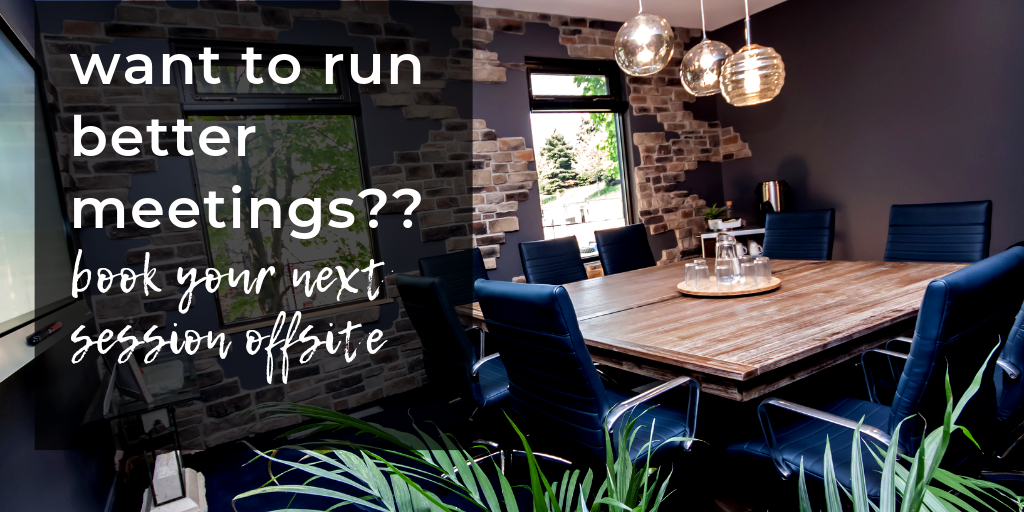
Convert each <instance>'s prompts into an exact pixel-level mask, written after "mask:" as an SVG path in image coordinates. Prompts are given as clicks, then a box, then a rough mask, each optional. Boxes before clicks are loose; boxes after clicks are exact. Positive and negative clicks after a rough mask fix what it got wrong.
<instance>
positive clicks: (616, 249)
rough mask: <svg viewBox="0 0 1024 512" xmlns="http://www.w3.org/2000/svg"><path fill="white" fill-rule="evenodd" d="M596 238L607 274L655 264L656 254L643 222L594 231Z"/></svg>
mask: <svg viewBox="0 0 1024 512" xmlns="http://www.w3.org/2000/svg"><path fill="white" fill-rule="evenodd" d="M594 238H595V239H596V240H597V254H598V257H599V258H601V266H602V267H604V275H606V276H608V275H612V274H618V273H620V272H629V271H630V270H636V269H639V268H647V267H653V266H654V255H653V254H651V244H650V242H648V241H647V229H646V228H644V225H643V224H631V225H629V226H624V227H621V228H614V229H602V230H600V231H594Z"/></svg>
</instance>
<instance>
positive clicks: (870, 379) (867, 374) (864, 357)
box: [860, 338, 908, 404]
mask: <svg viewBox="0 0 1024 512" xmlns="http://www.w3.org/2000/svg"><path fill="white" fill-rule="evenodd" d="M904 339H906V338H904ZM897 340H900V338H895V339H892V340H889V342H890V343H891V342H893V341H897ZM900 341H902V340H900ZM886 346H887V347H888V346H889V344H888V343H886ZM872 354H876V355H884V356H887V357H886V361H887V362H888V363H889V377H890V378H891V379H892V381H893V383H895V384H899V374H898V372H897V371H896V367H895V366H893V364H892V358H893V357H895V358H897V359H902V360H904V361H906V360H907V357H908V355H907V354H904V353H903V352H895V351H893V350H887V349H880V348H873V349H871V350H868V351H867V352H864V353H863V354H861V355H860V366H861V369H862V370H864V383H865V384H866V385H867V387H868V398H869V399H870V400H871V401H872V402H874V403H876V404H880V403H882V401H881V400H880V399H879V398H878V389H877V380H876V379H875V376H874V372H872V370H871V365H870V364H868V356H869V355H872Z"/></svg>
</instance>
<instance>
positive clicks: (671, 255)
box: [462, 7, 750, 264]
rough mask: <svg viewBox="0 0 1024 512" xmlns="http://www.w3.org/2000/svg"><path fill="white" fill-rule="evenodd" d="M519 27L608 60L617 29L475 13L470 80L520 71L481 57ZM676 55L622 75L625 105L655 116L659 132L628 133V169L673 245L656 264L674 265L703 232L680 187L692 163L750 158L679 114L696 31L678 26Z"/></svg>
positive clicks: (695, 203) (724, 132) (735, 141)
mask: <svg viewBox="0 0 1024 512" xmlns="http://www.w3.org/2000/svg"><path fill="white" fill-rule="evenodd" d="M526 23H544V24H547V25H549V26H552V27H556V28H558V29H559V34H560V36H559V40H558V42H559V44H561V45H563V46H565V47H566V49H567V52H568V54H569V56H570V57H575V58H591V59H605V60H613V59H614V54H613V45H614V42H615V33H616V31H617V30H618V26H617V24H614V23H609V22H606V21H602V20H595V19H590V18H580V17H568V16H557V15H549V14H542V13H530V12H521V11H513V10H508V9H492V8H485V7H474V8H473V17H472V19H471V21H470V25H471V28H472V32H471V33H462V35H463V37H465V36H471V38H472V43H473V45H474V46H473V48H474V49H475V59H474V61H473V79H474V80H475V81H478V82H504V81H506V80H507V77H506V73H507V70H508V69H517V70H519V69H525V66H524V64H523V63H521V62H500V61H499V59H498V54H496V53H494V52H490V51H487V45H488V43H490V42H491V41H492V40H493V38H494V33H495V32H506V33H511V34H523V33H524V32H525V24H526ZM675 33H676V36H677V41H676V48H675V54H674V56H673V58H672V60H671V62H670V63H669V65H668V67H666V68H665V69H664V70H662V71H661V72H659V73H657V74H656V75H654V76H650V77H628V78H627V84H628V85H629V90H628V92H627V94H628V100H629V104H630V105H631V106H632V108H633V112H634V114H636V115H656V116H657V119H658V122H659V123H661V124H662V125H663V126H664V131H661V132H651V133H634V134H633V143H634V144H635V145H636V146H637V147H638V148H639V150H640V154H641V161H640V162H637V163H636V166H635V169H634V181H635V190H636V193H637V199H638V203H639V205H638V206H639V214H640V220H641V222H643V223H644V225H646V226H647V229H648V230H649V232H650V233H651V234H652V235H654V234H658V233H664V232H666V231H673V232H674V234H675V236H676V240H677V245H676V247H674V248H672V249H669V250H666V251H663V252H662V256H661V258H660V260H659V261H658V263H659V264H665V263H671V262H674V261H679V259H680V258H681V256H682V254H684V253H686V252H688V251H691V250H693V249H695V248H696V247H698V245H697V243H698V242H697V240H696V238H695V236H696V233H697V232H699V231H700V230H702V229H703V222H704V221H703V218H702V216H701V214H702V213H703V208H704V206H705V204H704V201H703V200H702V199H700V198H699V197H697V196H696V195H693V194H690V193H688V192H687V191H686V190H685V189H684V188H683V187H684V186H683V185H682V183H683V182H684V181H685V179H686V174H685V172H686V171H688V170H694V169H696V168H697V162H698V161H711V162H722V161H726V160H732V159H735V158H745V157H749V156H750V149H749V148H748V147H747V145H746V143H744V142H743V141H742V140H740V137H739V134H737V133H734V132H733V130H732V128H722V127H721V125H720V124H719V123H718V122H717V121H710V122H705V121H699V120H695V119H694V118H693V113H692V112H689V111H687V110H686V109H685V104H686V103H688V102H692V101H694V99H695V98H694V97H693V96H692V95H691V94H689V93H688V92H687V91H686V89H685V88H684V87H683V86H682V83H681V82H680V80H679V63H680V62H681V60H682V56H683V54H684V53H685V51H686V49H687V48H688V47H689V46H690V45H689V43H690V42H691V41H692V42H696V41H698V39H696V38H697V37H699V34H700V32H699V31H698V30H697V29H686V28H678V29H676V30H675Z"/></svg>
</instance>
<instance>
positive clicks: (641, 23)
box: [615, 0, 676, 76]
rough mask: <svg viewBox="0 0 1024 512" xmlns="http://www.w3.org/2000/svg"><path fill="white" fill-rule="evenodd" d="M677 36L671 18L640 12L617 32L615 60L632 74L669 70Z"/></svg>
mask: <svg viewBox="0 0 1024 512" xmlns="http://www.w3.org/2000/svg"><path fill="white" fill-rule="evenodd" d="M675 43H676V36H675V33H673V32H672V26H671V25H669V24H668V20H666V19H665V18H662V17H661V16H658V15H656V14H644V4H643V0H640V13H639V14H637V15H636V17H635V18H633V19H631V20H629V21H627V22H626V23H624V24H623V25H622V28H620V29H619V32H618V33H617V34H615V62H617V63H618V64H619V67H620V68H622V70H623V71H625V72H626V74H628V75H632V76H648V75H653V74H655V73H657V72H658V71H661V70H662V69H665V66H667V65H668V61H669V60H670V59H672V52H673V51H674V50H675Z"/></svg>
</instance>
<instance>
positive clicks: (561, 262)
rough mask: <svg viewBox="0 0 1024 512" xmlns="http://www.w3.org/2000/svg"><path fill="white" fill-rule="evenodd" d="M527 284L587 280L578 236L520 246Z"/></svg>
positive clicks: (521, 244)
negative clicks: (577, 240) (577, 239)
mask: <svg viewBox="0 0 1024 512" xmlns="http://www.w3.org/2000/svg"><path fill="white" fill-rule="evenodd" d="M519 256H520V257H521V258H522V260H523V274H524V275H525V276H526V282H527V283H533V284H566V283H574V282H576V281H582V280H584V279H586V278H587V269H586V268H584V267H583V260H582V259H580V246H579V244H578V243H577V242H576V236H575V235H573V236H567V237H565V238H555V239H554V240H538V241H536V242H522V243H520V244H519Z"/></svg>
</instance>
